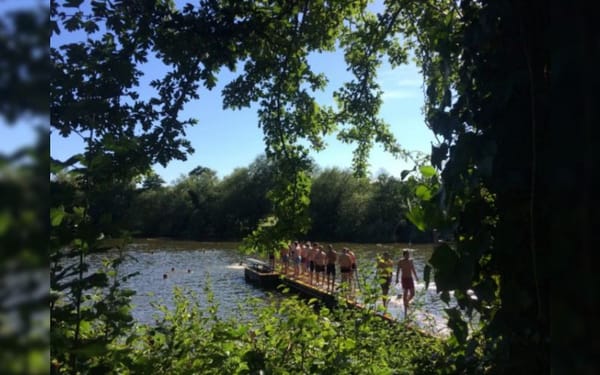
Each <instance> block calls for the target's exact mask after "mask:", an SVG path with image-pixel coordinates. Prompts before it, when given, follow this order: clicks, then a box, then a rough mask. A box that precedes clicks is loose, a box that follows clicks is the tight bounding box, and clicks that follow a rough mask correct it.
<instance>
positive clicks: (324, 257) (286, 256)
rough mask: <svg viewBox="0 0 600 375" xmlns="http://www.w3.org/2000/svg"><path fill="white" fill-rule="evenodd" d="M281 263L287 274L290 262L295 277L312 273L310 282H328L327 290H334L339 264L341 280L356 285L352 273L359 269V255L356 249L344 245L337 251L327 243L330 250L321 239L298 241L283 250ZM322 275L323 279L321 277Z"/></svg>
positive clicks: (272, 259) (324, 284)
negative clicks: (355, 251)
mask: <svg viewBox="0 0 600 375" xmlns="http://www.w3.org/2000/svg"><path fill="white" fill-rule="evenodd" d="M279 256H280V259H281V266H282V270H283V273H284V274H286V275H287V274H288V272H289V268H290V263H291V265H292V267H293V276H292V277H294V278H298V277H301V276H302V275H308V282H309V283H310V285H316V286H325V288H326V290H327V291H331V292H333V290H334V288H335V279H336V272H335V270H336V265H339V267H340V273H341V282H342V283H344V282H346V283H348V285H349V286H350V288H351V289H353V288H355V283H354V282H353V281H354V278H353V277H352V273H353V272H354V273H356V270H357V266H356V255H355V254H354V252H353V251H352V250H350V249H349V248H347V247H344V248H343V249H342V250H341V252H339V253H338V252H337V251H336V250H335V249H334V248H333V246H332V245H327V250H325V249H324V248H323V246H321V245H320V244H319V243H317V242H314V243H311V242H310V241H306V242H305V243H301V242H300V241H294V242H292V243H290V245H289V246H287V247H285V246H284V247H282V248H281V249H280V251H279ZM270 257H271V259H270V260H271V262H272V264H271V265H272V266H273V267H274V265H275V259H274V258H275V256H274V254H271V256H270ZM321 276H322V279H321Z"/></svg>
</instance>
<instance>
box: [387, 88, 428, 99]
mask: <svg viewBox="0 0 600 375" xmlns="http://www.w3.org/2000/svg"><path fill="white" fill-rule="evenodd" d="M420 94H421V92H420V91H419V90H403V89H397V90H385V91H384V92H383V94H382V98H383V99H411V98H418V97H419V95H420Z"/></svg>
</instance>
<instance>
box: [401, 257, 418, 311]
mask: <svg viewBox="0 0 600 375" xmlns="http://www.w3.org/2000/svg"><path fill="white" fill-rule="evenodd" d="M402 256H403V258H402V259H400V260H399V261H398V268H397V269H396V284H398V276H399V275H400V271H402V292H403V295H402V300H403V301H404V316H405V317H406V312H407V310H408V304H409V303H410V301H411V300H412V299H413V297H414V296H415V282H414V281H413V278H412V276H413V275H414V276H415V280H417V281H419V277H418V276H417V271H415V265H414V263H413V261H412V259H410V257H409V256H410V254H409V251H408V250H404V251H403V252H402Z"/></svg>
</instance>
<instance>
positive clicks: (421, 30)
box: [51, 0, 599, 373]
mask: <svg viewBox="0 0 600 375" xmlns="http://www.w3.org/2000/svg"><path fill="white" fill-rule="evenodd" d="M81 3H82V1H73V0H70V1H64V2H58V1H53V2H52V12H51V19H52V24H53V30H54V33H55V39H54V40H57V41H61V40H64V39H59V38H58V37H57V36H56V34H57V33H58V32H59V31H62V32H65V31H71V32H77V33H78V35H81V38H79V41H75V42H72V41H66V42H64V43H61V42H58V43H56V44H55V43H53V48H52V49H51V60H52V64H53V70H52V73H53V75H52V82H51V109H52V116H51V125H52V127H53V128H54V129H55V131H57V132H59V133H60V134H62V135H65V136H66V135H69V134H72V133H77V134H79V135H81V136H82V137H83V138H84V139H85V141H86V152H85V157H83V158H80V159H79V161H80V162H81V163H82V164H83V166H84V168H82V170H81V172H82V175H83V176H84V179H83V183H84V186H85V189H86V191H88V192H89V193H94V194H88V196H86V201H85V202H83V203H82V202H80V203H78V204H83V205H84V206H86V207H88V206H89V207H94V202H93V200H94V199H97V198H98V197H101V196H102V194H105V193H106V192H107V191H110V189H109V188H107V187H106V184H107V183H108V184H110V183H113V182H119V183H129V182H130V178H131V177H132V176H134V175H137V174H140V173H145V172H147V171H148V168H149V166H150V165H151V164H152V163H154V162H159V163H162V164H166V163H167V162H168V161H169V160H171V159H173V158H175V159H183V158H185V157H186V156H185V155H186V152H190V151H192V150H191V145H190V143H189V141H188V140H186V139H185V127H186V126H188V125H193V123H194V121H193V120H181V119H180V118H179V113H180V111H181V109H182V108H183V106H184V104H185V103H186V102H187V101H189V100H190V99H192V98H197V97H198V95H199V94H198V89H199V88H200V87H201V85H204V87H206V88H208V89H211V88H213V87H214V86H215V80H216V78H215V77H216V75H215V74H216V73H217V72H218V70H219V69H221V68H229V69H232V70H233V69H234V68H235V67H242V69H241V72H240V73H239V75H238V76H237V78H235V79H234V80H232V81H231V82H228V83H227V84H226V85H225V89H224V90H223V92H222V94H223V103H224V106H225V107H226V108H232V109H236V108H242V107H247V106H250V105H251V104H257V105H258V108H259V109H258V116H259V123H258V125H259V126H260V128H261V129H262V131H263V133H264V140H265V151H266V155H267V158H268V161H269V163H272V164H271V165H272V167H273V176H274V184H273V186H272V187H271V190H270V191H269V193H268V197H269V199H270V201H271V204H272V212H271V214H270V215H269V217H268V218H266V220H265V221H264V222H263V223H262V224H261V225H259V228H258V229H257V230H256V231H254V232H253V233H252V234H251V235H250V236H249V237H248V242H247V244H248V245H249V246H251V247H254V248H259V249H270V248H272V247H273V246H276V245H277V244H278V243H280V242H281V241H284V240H289V239H290V238H292V237H294V236H297V235H299V234H302V233H306V232H307V230H309V228H310V222H309V220H308V217H309V216H308V210H309V207H310V191H311V184H310V179H309V176H308V172H309V169H310V159H309V150H310V149H317V150H318V149H321V148H322V147H324V144H323V137H324V136H325V135H328V134H331V133H332V132H336V131H337V134H338V137H339V138H340V139H341V140H343V141H346V142H354V143H356V145H357V148H356V150H355V154H354V165H355V169H356V174H357V175H358V176H364V172H365V169H366V160H367V157H368V153H369V150H370V149H371V147H372V145H373V143H374V142H380V143H382V144H383V146H384V147H385V148H386V149H387V150H389V151H391V152H395V153H402V150H401V149H400V147H399V146H398V144H397V143H396V140H395V139H394V137H393V135H392V134H391V132H390V130H389V127H388V126H387V125H386V124H385V123H384V122H383V121H382V120H381V119H380V118H379V117H378V110H379V107H380V105H381V95H382V92H381V88H380V87H379V86H378V84H377V82H376V74H377V67H378V66H379V65H380V64H381V63H382V61H384V59H388V60H389V62H390V63H391V64H392V65H393V66H395V65H398V64H402V63H405V62H406V59H407V56H408V52H409V51H411V50H412V51H413V52H414V55H415V56H416V58H417V61H418V64H419V66H420V67H421V69H422V72H423V76H424V82H425V95H426V104H425V108H424V113H425V116H426V125H427V126H428V127H429V128H430V129H431V130H432V131H433V132H434V133H435V134H436V135H438V136H439V137H440V138H439V139H440V142H439V144H437V145H434V147H433V148H432V155H431V164H432V165H433V167H435V168H433V167H430V166H421V167H420V168H417V169H415V171H416V172H417V173H416V175H417V176H418V177H419V178H420V183H419V184H416V186H415V196H416V197H418V198H419V199H420V203H419V204H414V203H413V204H412V205H411V207H410V208H411V212H410V214H409V215H408V218H409V219H410V220H411V221H413V223H414V224H415V225H416V226H417V227H419V228H426V227H429V228H430V229H432V228H436V229H439V230H442V231H444V232H449V231H450V232H452V233H453V234H454V239H455V241H453V242H452V243H447V244H442V245H440V246H438V247H436V249H435V251H434V253H433V256H432V258H431V261H430V265H431V267H432V269H433V278H434V279H435V281H436V284H437V287H438V290H439V291H440V292H441V293H442V298H444V299H447V298H448V296H449V292H450V291H454V296H455V298H456V300H457V301H458V304H459V307H460V310H462V311H464V312H466V313H467V315H469V314H471V313H473V312H477V313H478V315H479V317H480V322H481V330H480V331H478V332H479V333H480V335H473V334H469V332H468V330H467V325H466V323H465V322H464V321H463V319H464V316H463V315H462V314H461V312H460V311H459V308H453V309H448V314H449V317H450V322H449V323H450V326H451V327H452V328H453V330H454V346H453V349H454V352H455V353H457V354H456V355H455V357H452V358H451V359H449V360H452V361H454V362H453V363H452V366H455V367H449V368H451V369H455V370H458V371H462V372H467V373H468V372H479V371H484V370H486V369H489V368H492V369H493V370H491V371H495V372H511V373H513V372H523V373H536V372H542V371H546V370H547V369H548V367H549V360H550V346H549V345H550V322H549V319H550V315H549V311H550V307H549V294H548V288H549V284H550V277H551V275H552V272H553V271H554V270H553V268H552V266H553V264H552V262H551V261H548V257H547V255H548V254H549V251H550V250H555V251H558V252H563V251H567V252H568V251H571V250H572V248H573V247H576V248H577V249H581V250H579V251H577V252H576V254H577V256H576V257H575V259H576V262H575V264H577V265H585V264H590V263H591V262H588V263H586V261H588V257H589V254H590V246H591V245H590V243H589V242H588V238H589V227H587V226H585V225H582V226H577V224H576V223H578V222H585V221H586V220H587V219H588V218H589V214H588V210H587V206H588V205H589V202H590V191H591V190H590V188H589V186H590V184H591V181H592V172H591V166H592V165H593V161H595V160H596V158H597V157H595V155H593V154H592V153H591V151H590V147H591V141H590V137H589V135H590V134H591V130H590V129H591V125H592V121H593V119H595V118H596V117H595V115H596V114H597V112H596V111H595V110H594V109H593V108H592V105H593V102H592V101H591V100H590V99H589V98H590V97H591V96H590V93H591V90H592V89H591V87H593V83H597V81H598V73H596V72H595V71H594V69H592V67H593V65H591V64H589V65H585V69H584V70H583V71H582V73H581V74H580V75H576V76H575V77H570V76H569V75H568V72H570V71H571V70H572V69H573V64H574V63H573V61H574V58H583V57H584V56H585V53H584V52H583V51H589V53H591V54H593V55H594V56H593V57H597V56H596V55H597V54H598V50H599V49H598V48H597V45H596V44H594V43H597V40H598V39H597V38H595V37H594V36H597V32H595V34H593V33H592V34H590V35H592V37H589V38H587V39H586V38H585V37H581V35H585V32H588V31H590V30H588V28H589V27H590V26H591V23H590V21H591V20H590V18H589V16H587V14H589V12H586V11H587V9H586V8H585V7H584V6H583V5H579V3H577V2H575V3H573V4H574V5H564V4H562V3H560V4H553V3H552V4H549V5H548V4H545V3H544V4H542V2H530V3H522V2H517V1H508V0H507V1H469V0H465V1H461V2H456V1H452V0H445V1H433V0H430V1H414V0H402V1H384V2H383V9H382V11H381V12H379V13H373V12H370V11H369V8H368V7H367V5H368V2H366V1H349V0H348V1H333V2H328V1H319V0H315V1H303V2H302V1H301V2H291V1H287V0H286V1H283V0H282V1H237V0H231V1H225V0H223V1H218V0H205V1H199V2H198V3H197V4H196V5H194V4H186V5H185V6H183V7H182V8H177V7H176V6H175V5H174V4H173V3H172V2H170V1H163V0H159V1H143V0H132V1H112V2H97V1H92V2H91V4H87V3H86V4H84V5H83V6H82V5H81ZM563 12H565V13H566V14H571V13H572V15H573V16H576V17H577V18H576V19H577V22H578V23H572V24H570V25H569V26H571V28H566V29H565V30H563V31H564V34H562V33H560V32H555V31H554V30H553V29H551V27H550V25H552V24H555V23H556V22H557V21H562V19H561V15H562V13H563ZM580 32H581V33H582V34H579V33H580ZM568 36H570V37H572V38H573V40H574V41H575V42H574V43H572V44H570V42H569V40H571V39H569V37H568ZM554 46H557V47H564V48H567V49H566V50H565V51H562V50H560V49H558V50H557V49H555V48H552V47H554ZM334 48H342V49H343V50H344V56H345V60H346V63H347V66H348V69H349V71H350V72H351V73H352V74H353V78H352V80H351V81H350V82H347V83H346V84H344V85H343V87H341V88H339V89H338V90H337V91H336V92H335V99H336V101H337V107H336V108H327V107H324V106H322V105H320V104H319V103H318V102H317V101H316V100H315V95H314V94H315V91H317V90H320V89H322V88H323V87H324V86H325V84H326V82H327V77H324V76H322V75H319V74H317V73H316V72H314V71H313V70H312V69H311V66H310V64H309V62H308V57H309V55H310V54H311V53H318V52H320V51H330V50H332V49H334ZM150 56H154V57H155V58H158V59H159V60H161V61H162V62H163V63H164V64H165V66H166V67H167V69H166V70H165V72H166V73H165V74H164V76H163V77H159V78H156V79H155V80H153V81H152V83H151V86H152V87H153V88H154V89H155V90H156V92H157V95H156V97H153V98H140V97H139V95H138V93H137V92H136V90H135V89H136V87H137V86H138V85H139V84H140V77H141V75H142V74H143V68H142V65H140V64H143V63H144V62H146V61H147V60H148V59H149V58H150ZM570 78H573V80H571V79H570ZM566 82H569V83H566ZM573 82H576V84H574V83H573ZM563 88H567V89H571V90H570V91H569V92H572V91H577V93H575V95H573V96H572V97H571V99H570V100H567V102H566V103H567V104H571V105H576V108H577V109H578V110H576V111H573V112H571V111H568V110H566V109H565V107H564V106H563V105H562V104H563V103H562V102H561V99H560V97H559V95H558V94H559V93H560V92H561V89H563ZM574 88H575V89H576V90H575V89H574ZM576 98H579V99H576ZM563 123H572V124H574V125H573V126H569V127H568V129H565V128H564V127H563V126H562V125H563ZM580 144H581V145H582V146H580ZM561 150H564V152H561ZM577 158H583V159H585V160H586V162H585V163H583V164H576V160H577ZM555 166H557V167H559V172H554V169H553V167H555ZM383 182H384V181H382V183H383ZM580 186H584V188H583V190H582V191H583V192H584V194H579V193H578V191H579V190H580ZM562 193H570V194H571V196H570V199H571V200H570V201H567V203H565V202H564V201H562V200H561V199H560V196H561V194H562ZM315 198H318V197H315ZM59 203H61V204H63V207H64V206H65V205H66V203H65V202H59ZM97 203H98V202H96V204H95V207H100V208H101V207H102V205H99V204H97ZM198 204H199V205H200V202H199V201H198ZM365 209H366V208H365ZM381 209H382V210H383V206H382V207H381ZM86 210H87V208H86ZM550 211H553V213H558V214H560V215H562V216H563V217H566V218H568V220H569V223H566V224H565V223H562V222H561V221H557V220H555V219H551V218H550V217H551V215H549V212H550ZM83 212H84V216H85V214H89V212H88V211H85V210H84V211H83ZM94 215H96V216H100V217H102V213H101V212H94ZM78 220H79V219H78ZM56 221H57V223H58V222H59V220H56ZM102 222H106V219H104V221H103V220H96V221H95V224H98V223H102ZM94 228H95V230H98V227H97V226H96V227H94ZM558 228H563V230H564V231H565V233H571V236H569V238H568V239H566V238H564V237H562V236H561V235H560V234H559V233H558V232H557V231H559V230H560V229H558ZM88 229H90V228H88ZM349 230H351V229H349ZM90 231H91V229H90ZM550 233H551V234H552V236H550V235H549V234H550ZM92 235H93V231H91V232H89V233H86V236H88V238H93V236H92ZM570 241H578V242H575V244H576V246H571V245H570V244H571V243H572V242H570ZM430 270H431V268H428V271H427V275H425V276H426V278H429V277H430V275H429V272H430ZM472 293H474V295H475V296H476V298H472V297H471V295H472ZM593 300H594V295H593V294H590V295H582V296H581V302H582V303H583V304H584V306H586V307H589V306H590V303H591V302H590V301H593ZM75 336H76V337H77V334H76V335H75ZM580 368H581V369H585V364H581V367H580Z"/></svg>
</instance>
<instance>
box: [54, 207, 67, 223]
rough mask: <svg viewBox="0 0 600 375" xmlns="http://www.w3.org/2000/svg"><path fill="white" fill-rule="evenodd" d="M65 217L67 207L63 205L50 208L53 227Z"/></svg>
mask: <svg viewBox="0 0 600 375" xmlns="http://www.w3.org/2000/svg"><path fill="white" fill-rule="evenodd" d="M64 217H65V208H64V207H63V206H60V207H52V208H51V209H50V224H51V225H52V226H53V227H57V226H59V225H60V223H62V220H63V218H64Z"/></svg>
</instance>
